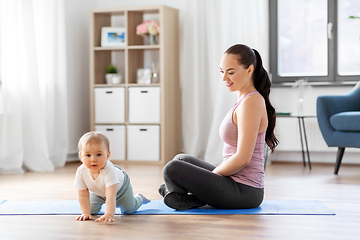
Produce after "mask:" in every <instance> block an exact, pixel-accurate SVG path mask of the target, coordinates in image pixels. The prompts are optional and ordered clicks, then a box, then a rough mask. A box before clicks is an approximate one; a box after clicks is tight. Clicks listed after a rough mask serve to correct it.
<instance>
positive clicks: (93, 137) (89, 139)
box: [78, 131, 110, 157]
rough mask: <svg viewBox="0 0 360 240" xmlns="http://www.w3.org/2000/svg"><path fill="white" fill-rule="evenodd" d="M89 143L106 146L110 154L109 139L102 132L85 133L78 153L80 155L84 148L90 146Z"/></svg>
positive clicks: (80, 141)
mask: <svg viewBox="0 0 360 240" xmlns="http://www.w3.org/2000/svg"><path fill="white" fill-rule="evenodd" d="M89 143H95V144H100V143H103V144H105V147H106V148H107V151H108V152H109V151H110V142H109V139H108V138H107V137H106V136H105V135H104V134H102V133H101V132H96V131H93V132H88V133H85V134H84V135H83V136H82V137H81V138H80V140H79V143H78V152H79V153H80V152H81V150H82V147H83V146H85V145H87V144H89ZM79 157H80V156H79Z"/></svg>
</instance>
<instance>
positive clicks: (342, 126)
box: [330, 111, 360, 132]
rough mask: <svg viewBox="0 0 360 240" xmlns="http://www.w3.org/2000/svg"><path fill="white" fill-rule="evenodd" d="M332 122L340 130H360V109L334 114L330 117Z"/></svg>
mask: <svg viewBox="0 0 360 240" xmlns="http://www.w3.org/2000/svg"><path fill="white" fill-rule="evenodd" d="M330 123H331V126H332V127H333V128H334V129H336V130H338V131H351V132H353V131H355V132H360V111H359V112H358V111H351V112H341V113H337V114H334V115H332V116H331V117H330Z"/></svg>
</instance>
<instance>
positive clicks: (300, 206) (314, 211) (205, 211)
mask: <svg viewBox="0 0 360 240" xmlns="http://www.w3.org/2000/svg"><path fill="white" fill-rule="evenodd" d="M104 212H105V204H104V205H103V206H102V209H101V211H100V213H99V214H103V213H104ZM80 214H81V210H80V206H79V203H78V201H8V200H4V201H2V202H1V203H0V215H80ZM115 214H116V215H119V214H121V212H120V209H118V208H116V211H115ZM134 214H135V215H215V214H250V215H253V214H255V215H335V213H334V212H333V211H332V210H330V209H329V208H327V207H326V206H324V205H323V204H322V203H321V202H320V201H318V200H264V201H263V203H262V204H261V205H260V207H257V208H252V209H215V208H212V207H209V206H205V207H202V208H196V209H189V210H184V211H176V210H174V209H172V208H169V207H168V206H166V205H165V204H164V201H163V200H153V201H151V202H150V203H148V204H145V205H142V206H141V207H140V208H139V210H138V211H137V212H135V213H134Z"/></svg>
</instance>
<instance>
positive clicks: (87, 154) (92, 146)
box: [80, 143, 110, 173]
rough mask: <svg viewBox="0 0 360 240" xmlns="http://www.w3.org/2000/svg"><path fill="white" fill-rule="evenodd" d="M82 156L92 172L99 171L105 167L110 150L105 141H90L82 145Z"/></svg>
mask: <svg viewBox="0 0 360 240" xmlns="http://www.w3.org/2000/svg"><path fill="white" fill-rule="evenodd" d="M80 157H81V160H82V162H83V163H84V164H85V166H86V167H87V168H88V169H89V170H90V172H93V173H99V172H100V170H101V169H102V168H104V167H105V165H106V162H107V160H108V159H109V157H110V152H109V151H108V150H107V148H106V147H105V144H103V143H101V144H96V143H89V144H84V146H82V149H81V152H80Z"/></svg>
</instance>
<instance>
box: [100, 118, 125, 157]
mask: <svg viewBox="0 0 360 240" xmlns="http://www.w3.org/2000/svg"><path fill="white" fill-rule="evenodd" d="M95 131H98V132H101V133H103V134H104V135H105V136H106V137H107V138H108V139H109V141H110V151H111V156H110V159H111V160H125V153H126V152H125V151H126V148H125V144H126V143H125V142H126V140H125V139H126V136H125V126H124V125H96V126H95Z"/></svg>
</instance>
